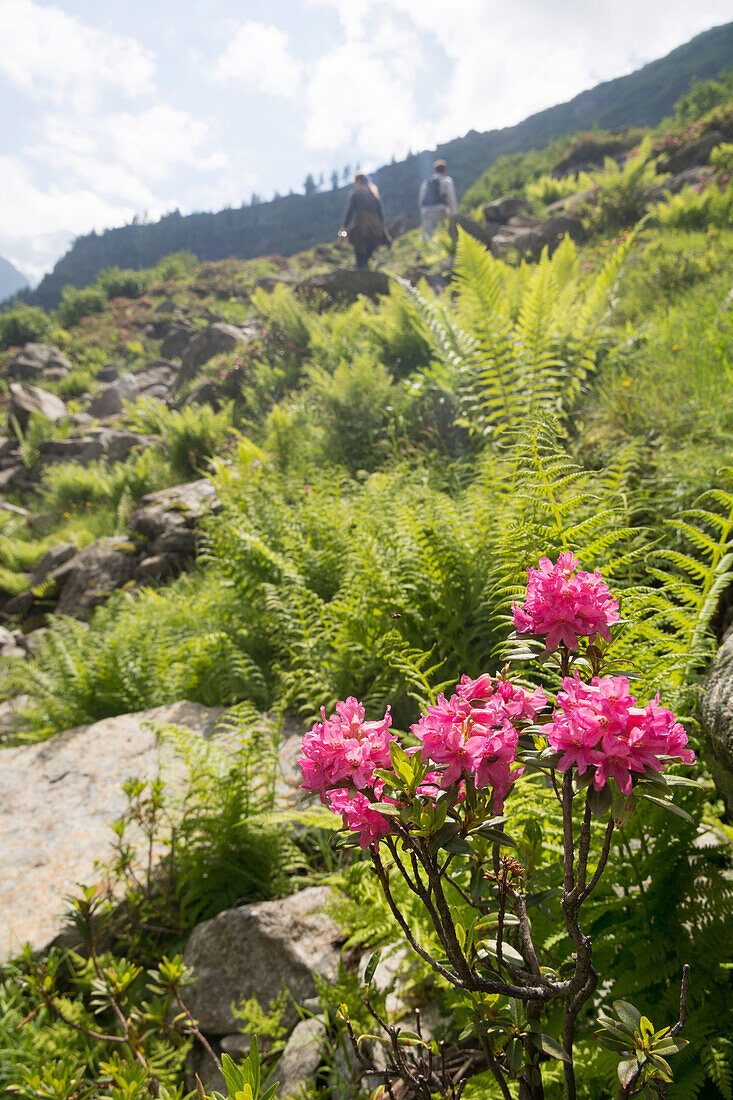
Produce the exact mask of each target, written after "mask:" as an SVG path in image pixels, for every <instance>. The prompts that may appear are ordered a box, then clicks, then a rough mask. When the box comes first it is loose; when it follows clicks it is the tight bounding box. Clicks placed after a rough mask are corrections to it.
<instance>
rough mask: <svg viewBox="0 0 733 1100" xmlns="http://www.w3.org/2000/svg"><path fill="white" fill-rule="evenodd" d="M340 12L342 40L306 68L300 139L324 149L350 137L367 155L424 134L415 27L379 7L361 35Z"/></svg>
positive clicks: (413, 142)
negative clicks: (304, 113)
mask: <svg viewBox="0 0 733 1100" xmlns="http://www.w3.org/2000/svg"><path fill="white" fill-rule="evenodd" d="M345 12H346V27H347V28H348V29H347V33H346V34H345V40H344V41H343V42H341V43H340V44H338V45H336V46H335V47H333V48H332V49H331V50H329V51H328V52H327V53H325V54H324V55H323V56H321V57H320V58H318V59H317V60H316V61H315V62H314V63H313V64H312V65H311V66H310V68H309V72H308V81H307V86H306V93H305V102H306V107H307V119H306V126H305V140H306V143H307V144H308V145H309V146H310V147H311V148H313V149H319V150H321V151H324V152H327V153H333V152H335V150H337V149H338V148H339V147H341V146H344V145H351V146H352V147H353V148H354V150H355V153H358V155H359V156H361V157H363V158H366V159H367V160H368V159H375V158H376V159H379V158H382V157H384V156H385V155H386V153H387V152H390V153H391V152H395V153H404V152H406V151H407V149H408V148H409V147H410V146H412V147H413V148H415V147H419V146H420V144H421V143H424V142H429V140H430V127H429V126H426V120H425V118H424V112H423V110H422V108H421V107H420V106H419V105H418V104H417V102H416V76H417V74H418V73H419V72H420V71H421V70H422V69H423V68H424V66H425V58H424V56H423V46H422V42H421V39H420V35H419V34H417V33H416V32H415V30H414V29H410V28H409V27H406V26H405V25H404V24H403V23H401V22H398V21H395V20H394V19H392V18H391V17H390V16H389V14H388V13H386V12H382V13H378V17H377V18H375V19H373V20H372V22H371V23H370V25H369V31H368V36H367V33H366V32H365V31H364V30H363V28H362V24H361V22H360V21H359V20H358V19H356V17H355V15H354V11H353V9H351V8H348V9H345Z"/></svg>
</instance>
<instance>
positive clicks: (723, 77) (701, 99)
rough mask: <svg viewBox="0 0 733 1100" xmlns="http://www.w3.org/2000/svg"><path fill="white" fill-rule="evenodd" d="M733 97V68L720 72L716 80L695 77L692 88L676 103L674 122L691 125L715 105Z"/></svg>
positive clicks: (717, 105) (675, 123)
mask: <svg viewBox="0 0 733 1100" xmlns="http://www.w3.org/2000/svg"><path fill="white" fill-rule="evenodd" d="M731 97H733V70H729V71H728V72H723V73H720V75H719V76H718V78H717V79H714V80H699V79H697V78H693V81H692V84H691V86H690V90H689V91H688V92H686V93H685V94H684V95H683V96H681V97H680V98H679V99H678V100H677V102H676V103H675V105H674V116H673V123H674V125H676V126H689V125H690V124H691V123H693V122H696V121H697V119H699V118H701V117H702V116H703V115H705V114H707V113H708V112H709V111H711V110H712V109H713V108H714V107H719V106H721V105H723V104H725V103H727V102H728V101H729V100H730V99H731Z"/></svg>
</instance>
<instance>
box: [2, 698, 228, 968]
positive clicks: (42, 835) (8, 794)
mask: <svg viewBox="0 0 733 1100" xmlns="http://www.w3.org/2000/svg"><path fill="white" fill-rule="evenodd" d="M221 714H222V711H221V709H220V708H218V707H202V706H200V705H199V704H197V703H186V702H181V703H173V704H171V705H169V706H164V707H156V708H155V709H154V710H149V711H142V712H141V713H138V714H127V715H122V716H120V717H117V718H105V719H104V720H103V721H101V722H96V723H95V724H94V725H91V726H83V727H80V728H78V729H73V730H69V731H68V732H66V733H62V734H59V735H58V736H57V737H54V738H53V739H52V740H50V741H46V742H44V743H43V744H38V745H23V746H21V747H19V748H4V749H3V750H2V763H3V797H2V799H0V881H2V884H3V889H2V891H0V958H3V959H5V958H8V957H9V956H11V955H12V954H14V953H15V952H17V950H18V949H19V948H20V946H21V945H22V944H23V943H30V945H31V946H32V947H33V948H35V949H38V950H40V949H41V948H43V947H45V946H46V945H47V944H48V943H49V942H51V941H52V940H53V939H54V938H55V937H56V936H57V935H58V933H59V932H60V931H61V929H62V928H63V926H64V921H63V916H62V914H63V911H64V908H65V906H64V897H65V896H66V895H67V894H68V893H69V890H70V889H73V884H74V883H85V884H88V885H92V884H94V883H96V882H98V881H100V878H101V873H100V872H99V871H98V870H97V869H96V867H95V864H96V862H97V861H98V860H99V861H102V862H104V861H105V860H108V859H109V858H110V856H111V853H112V846H111V839H112V832H111V829H110V826H111V825H112V823H113V822H114V821H115V820H116V819H117V818H118V817H119V816H120V814H121V813H122V812H123V811H124V809H125V806H126V799H125V795H124V794H123V791H122V784H123V783H124V781H125V780H126V779H128V778H130V777H131V776H136V777H138V778H140V779H142V780H148V779H152V778H153V777H154V776H155V775H156V774H157V773H158V770H159V768H161V767H162V769H163V774H164V775H165V774H166V769H167V768H168V767H169V766H170V750H169V749H167V748H166V747H161V745H160V744H159V741H158V737H157V735H156V732H155V728H156V727H157V726H164V725H169V724H173V725H179V726H185V727H186V728H187V729H189V730H191V731H192V732H193V733H195V734H199V735H200V736H202V737H207V738H208V737H210V736H211V734H212V731H213V729H214V726H215V725H216V722H217V721H218V719H219V717H220V716H221Z"/></svg>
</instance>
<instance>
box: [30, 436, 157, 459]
mask: <svg viewBox="0 0 733 1100" xmlns="http://www.w3.org/2000/svg"><path fill="white" fill-rule="evenodd" d="M155 442H156V440H155V439H154V438H152V437H151V436H145V435H139V434H138V433H137V432H129V431H126V430H124V429H122V428H111V427H108V426H103V427H99V428H92V429H91V430H90V431H88V432H86V433H85V434H84V435H81V436H70V437H69V438H68V439H47V440H44V441H43V442H42V443H40V444H39V447H38V458H39V462H40V464H41V465H42V466H46V465H49V464H51V463H55V462H93V461H95V459H100V458H105V459H107V461H108V462H122V461H124V459H126V458H127V456H128V455H129V454H130V452H131V451H133V450H135V449H136V448H137V449H139V450H142V449H143V448H144V447H148V446H150V445H151V444H153V443H155Z"/></svg>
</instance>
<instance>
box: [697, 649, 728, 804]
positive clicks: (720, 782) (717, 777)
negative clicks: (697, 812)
mask: <svg viewBox="0 0 733 1100" xmlns="http://www.w3.org/2000/svg"><path fill="white" fill-rule="evenodd" d="M700 722H701V724H702V727H703V730H704V732H705V734H706V735H707V740H708V744H709V746H710V753H709V761H710V770H711V772H712V774H713V779H714V781H715V786H716V787H717V789H718V792H719V794H720V797H721V798H722V799H723V800H724V802H725V805H726V808H727V811H728V813H729V814H731V815H733V634H729V635H728V637H727V638H726V640H725V642H724V643H723V645H722V646H721V648H720V649H719V650H718V653H717V655H716V657H715V660H714V661H713V663H712V665H711V666H710V668H709V670H708V673H707V675H706V677H705V679H704V680H703V682H702V684H701V685H700Z"/></svg>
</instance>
